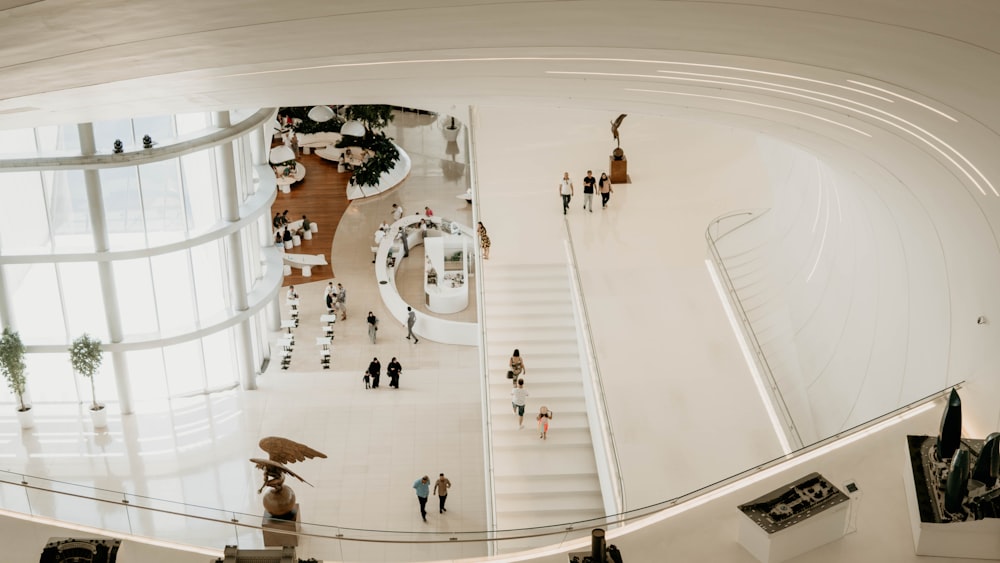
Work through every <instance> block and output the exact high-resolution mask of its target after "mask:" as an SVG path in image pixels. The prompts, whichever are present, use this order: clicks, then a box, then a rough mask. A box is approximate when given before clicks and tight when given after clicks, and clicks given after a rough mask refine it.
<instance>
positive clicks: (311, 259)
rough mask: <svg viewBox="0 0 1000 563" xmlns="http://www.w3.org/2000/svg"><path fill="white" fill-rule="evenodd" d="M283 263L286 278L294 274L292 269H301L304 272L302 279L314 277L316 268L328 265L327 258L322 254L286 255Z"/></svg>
mask: <svg viewBox="0 0 1000 563" xmlns="http://www.w3.org/2000/svg"><path fill="white" fill-rule="evenodd" d="M282 261H283V263H284V265H285V275H286V276H287V275H290V274H291V273H292V268H300V269H301V270H302V277H304V278H308V277H312V269H313V267H314V266H326V265H327V264H328V262H327V261H326V256H324V255H322V254H285V257H284V258H283V260H282Z"/></svg>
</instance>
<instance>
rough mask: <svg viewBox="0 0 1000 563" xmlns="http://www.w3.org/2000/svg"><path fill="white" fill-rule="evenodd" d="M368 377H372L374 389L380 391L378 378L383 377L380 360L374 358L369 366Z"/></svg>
mask: <svg viewBox="0 0 1000 563" xmlns="http://www.w3.org/2000/svg"><path fill="white" fill-rule="evenodd" d="M368 375H371V376H372V389H378V378H379V377H381V376H382V364H381V363H380V362H379V361H378V358H372V361H371V363H370V364H368Z"/></svg>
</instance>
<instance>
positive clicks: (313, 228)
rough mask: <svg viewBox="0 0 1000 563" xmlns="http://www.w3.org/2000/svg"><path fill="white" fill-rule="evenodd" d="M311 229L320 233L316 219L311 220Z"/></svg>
mask: <svg viewBox="0 0 1000 563" xmlns="http://www.w3.org/2000/svg"><path fill="white" fill-rule="evenodd" d="M309 231H311V232H313V233H318V232H319V225H317V224H316V222H315V221H309Z"/></svg>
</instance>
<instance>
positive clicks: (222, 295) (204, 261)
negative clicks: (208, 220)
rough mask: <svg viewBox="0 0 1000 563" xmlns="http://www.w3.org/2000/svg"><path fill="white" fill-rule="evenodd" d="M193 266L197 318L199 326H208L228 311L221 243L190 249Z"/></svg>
mask: <svg viewBox="0 0 1000 563" xmlns="http://www.w3.org/2000/svg"><path fill="white" fill-rule="evenodd" d="M191 260H192V264H193V266H194V286H195V291H196V292H197V295H198V317H199V318H200V319H201V324H202V325H205V324H209V323H210V322H211V321H213V320H218V319H221V318H223V317H224V316H225V313H226V311H228V310H229V300H228V299H227V295H228V292H227V291H225V290H224V288H225V287H226V284H227V283H228V282H227V281H226V277H225V272H224V270H223V265H224V264H225V263H226V262H225V260H226V257H225V255H224V254H223V252H222V241H219V240H214V241H212V242H209V243H206V244H202V245H199V246H196V247H194V248H192V249H191Z"/></svg>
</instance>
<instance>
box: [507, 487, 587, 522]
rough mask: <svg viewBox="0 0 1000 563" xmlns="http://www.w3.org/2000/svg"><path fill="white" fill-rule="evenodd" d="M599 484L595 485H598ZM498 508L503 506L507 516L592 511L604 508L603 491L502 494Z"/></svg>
mask: <svg viewBox="0 0 1000 563" xmlns="http://www.w3.org/2000/svg"><path fill="white" fill-rule="evenodd" d="M596 484H597V483H595V485H596ZM496 499H497V506H503V507H504V508H503V513H504V514H507V515H513V514H517V513H519V512H551V511H564V510H572V511H591V510H594V509H598V511H600V512H603V510H600V509H601V508H603V506H604V503H603V499H602V498H601V491H599V490H598V491H567V492H565V493H559V492H552V493H543V492H539V493H528V494H524V493H500V492H499V491H498V492H497V494H496ZM600 516H603V514H600Z"/></svg>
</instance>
